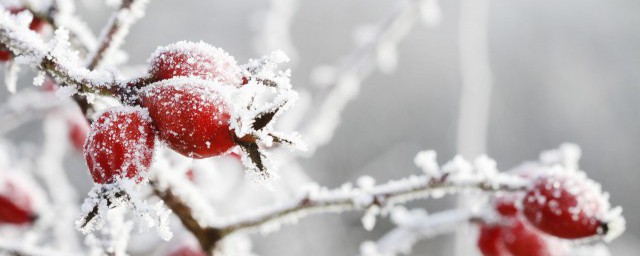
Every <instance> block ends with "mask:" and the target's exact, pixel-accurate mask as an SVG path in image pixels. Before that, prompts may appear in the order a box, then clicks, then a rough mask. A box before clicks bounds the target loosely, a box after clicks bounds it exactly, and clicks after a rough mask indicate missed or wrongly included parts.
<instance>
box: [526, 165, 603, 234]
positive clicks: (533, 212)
mask: <svg viewBox="0 0 640 256" xmlns="http://www.w3.org/2000/svg"><path fill="white" fill-rule="evenodd" d="M605 207H607V204H606V202H605V201H604V200H603V198H602V194H601V191H600V188H599V187H598V186H597V185H595V183H594V182H593V181H590V180H588V179H587V178H585V177H584V176H580V175H579V174H577V173H573V172H564V173H560V172H555V173H550V174H544V175H542V176H540V177H539V178H537V179H536V180H535V181H534V185H533V187H532V188H530V189H529V191H528V192H527V194H526V196H525V197H524V199H523V212H524V215H525V216H526V217H527V219H528V220H529V222H530V223H531V224H532V225H533V226H535V227H536V228H538V229H540V230H542V231H544V232H546V233H548V234H550V235H553V236H556V237H561V238H567V239H577V238H584V237H589V236H593V235H596V234H598V233H599V232H600V231H599V229H600V228H601V226H603V223H602V222H601V221H600V220H601V219H602V218H603V215H604V211H605Z"/></svg>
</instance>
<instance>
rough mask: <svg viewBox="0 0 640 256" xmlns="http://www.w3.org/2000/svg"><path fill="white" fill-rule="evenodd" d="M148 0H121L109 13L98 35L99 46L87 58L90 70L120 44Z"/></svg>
mask: <svg viewBox="0 0 640 256" xmlns="http://www.w3.org/2000/svg"><path fill="white" fill-rule="evenodd" d="M149 1H150V0H122V4H121V5H120V8H119V9H118V10H117V11H116V12H114V13H113V15H111V19H110V20H109V23H108V25H107V26H105V28H104V30H103V32H102V35H101V36H100V45H99V47H98V48H97V49H96V50H95V51H94V52H93V53H92V54H91V57H89V58H88V60H89V61H88V63H89V64H87V67H88V68H89V69H91V70H93V69H95V68H96V67H98V66H99V65H100V63H101V62H102V60H103V59H104V58H105V57H107V56H108V55H109V54H110V53H111V52H114V51H115V50H116V49H118V48H119V47H120V45H122V43H123V40H124V37H125V36H127V34H129V28H130V27H131V25H133V24H134V23H135V22H136V21H137V20H138V19H140V18H141V17H142V16H144V9H145V7H146V5H147V3H148V2H149Z"/></svg>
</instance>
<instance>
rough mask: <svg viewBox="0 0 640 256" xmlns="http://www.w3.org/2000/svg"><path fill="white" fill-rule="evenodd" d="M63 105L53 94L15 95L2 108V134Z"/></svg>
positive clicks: (25, 93)
mask: <svg viewBox="0 0 640 256" xmlns="http://www.w3.org/2000/svg"><path fill="white" fill-rule="evenodd" d="M61 105H62V102H61V101H59V100H58V99H57V98H56V97H55V95H53V94H52V93H47V92H40V91H35V90H25V91H21V92H20V93H17V94H13V95H11V96H10V97H9V98H8V99H7V101H6V102H5V104H3V105H2V106H0V134H4V133H6V132H8V131H10V130H12V129H14V128H16V127H18V126H20V125H22V124H24V123H26V122H28V121H31V120H34V119H37V118H40V117H43V116H44V115H45V114H46V113H47V112H49V110H51V109H53V108H56V107H59V106H61Z"/></svg>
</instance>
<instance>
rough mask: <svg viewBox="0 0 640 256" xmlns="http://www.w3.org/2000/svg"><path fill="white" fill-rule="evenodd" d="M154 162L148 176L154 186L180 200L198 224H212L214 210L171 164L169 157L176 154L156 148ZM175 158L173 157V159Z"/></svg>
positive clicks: (176, 167)
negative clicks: (187, 207) (169, 192)
mask: <svg viewBox="0 0 640 256" xmlns="http://www.w3.org/2000/svg"><path fill="white" fill-rule="evenodd" d="M156 150H157V152H156V154H157V155H158V156H159V157H157V158H156V162H155V163H154V164H153V165H152V167H151V169H150V171H149V174H150V179H151V180H152V181H154V186H155V187H156V188H157V189H158V190H160V192H164V191H165V190H169V189H170V190H171V193H173V195H174V196H176V197H178V198H180V199H181V200H182V202H184V203H185V204H186V205H188V206H189V207H190V208H191V214H192V216H193V218H194V219H195V220H196V221H198V223H199V224H200V225H201V226H203V227H205V226H208V225H210V224H211V223H212V220H211V219H212V217H213V216H215V210H214V209H213V208H212V207H211V204H209V203H208V202H207V200H206V199H205V198H204V197H203V196H202V195H201V194H200V191H198V189H197V188H196V187H194V186H193V185H192V184H191V183H190V182H189V180H187V177H186V175H184V172H186V170H182V171H183V172H180V170H181V169H183V168H184V167H183V168H181V167H180V166H177V165H174V164H171V162H170V161H169V159H170V158H169V157H170V155H174V154H177V153H174V152H172V151H171V150H168V149H164V148H156ZM174 158H175V157H174Z"/></svg>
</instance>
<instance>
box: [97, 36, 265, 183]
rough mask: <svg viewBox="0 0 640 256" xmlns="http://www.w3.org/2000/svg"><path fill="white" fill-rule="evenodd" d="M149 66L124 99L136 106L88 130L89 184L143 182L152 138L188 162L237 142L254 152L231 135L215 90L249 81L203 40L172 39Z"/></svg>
mask: <svg viewBox="0 0 640 256" xmlns="http://www.w3.org/2000/svg"><path fill="white" fill-rule="evenodd" d="M149 62H150V68H149V71H148V76H147V77H146V78H144V79H141V81H144V82H146V83H147V84H145V85H143V86H139V85H136V86H138V87H140V89H139V90H137V91H136V92H135V93H134V94H133V95H134V96H133V98H134V99H133V100H130V101H131V102H133V104H135V105H138V106H136V107H131V106H125V107H117V108H112V109H109V110H107V111H105V112H103V113H102V114H101V115H100V116H99V117H98V119H97V120H96V121H95V122H94V123H93V124H92V126H91V131H90V134H89V136H88V138H87V140H86V143H85V146H84V155H85V159H86V161H87V164H88V166H89V170H90V172H91V174H92V176H93V180H94V181H95V182H96V183H100V184H105V183H111V182H114V181H115V179H116V178H119V177H120V178H122V177H127V178H133V179H135V180H136V181H141V180H143V177H142V176H144V171H145V170H146V169H148V168H149V165H150V164H151V161H152V157H153V151H154V140H155V137H156V136H157V137H158V138H159V139H160V140H161V141H163V142H164V143H165V144H166V145H167V146H168V147H169V148H171V149H172V150H174V151H176V152H178V153H180V154H182V155H184V156H187V157H190V158H207V157H213V156H218V155H222V154H226V153H228V152H230V151H231V150H232V149H233V148H234V147H235V146H238V145H239V146H241V147H242V148H243V149H244V147H243V146H247V147H249V146H255V147H252V148H257V145H256V144H255V143H256V138H254V137H252V136H250V135H249V136H243V137H241V138H238V137H237V136H236V133H235V131H234V129H233V128H232V126H231V118H232V114H231V110H230V102H229V100H228V99H227V98H226V97H224V96H223V95H222V93H221V90H223V89H224V90H234V89H237V88H240V87H241V86H243V85H245V84H247V82H248V81H249V80H250V79H251V78H246V77H243V73H242V69H241V68H240V67H239V66H238V65H237V64H236V61H235V60H234V58H233V57H232V56H230V55H228V54H227V53H226V52H224V51H223V50H221V49H218V48H216V47H213V46H210V45H207V44H205V43H192V42H179V43H176V44H173V45H170V46H167V47H163V48H160V49H159V50H158V51H157V52H156V53H155V54H154V55H153V56H152V57H151V59H150V61H149ZM223 87H224V88H223ZM257 160H258V161H260V159H257Z"/></svg>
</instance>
